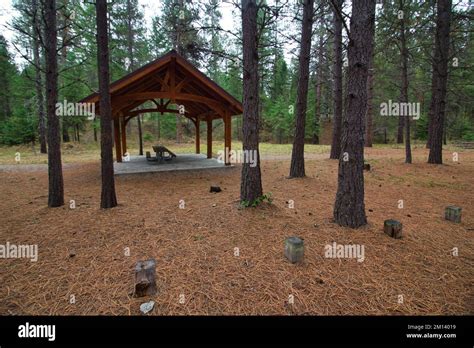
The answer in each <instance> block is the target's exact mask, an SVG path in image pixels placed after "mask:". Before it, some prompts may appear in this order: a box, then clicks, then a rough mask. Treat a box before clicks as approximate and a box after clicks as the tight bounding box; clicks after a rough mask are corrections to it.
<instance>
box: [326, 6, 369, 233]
mask: <svg viewBox="0 0 474 348" xmlns="http://www.w3.org/2000/svg"><path fill="white" fill-rule="evenodd" d="M374 25H375V0H359V1H354V2H353V3H352V15H351V22H350V34H349V45H348V58H349V72H348V82H347V109H346V114H345V116H344V121H343V127H342V136H341V152H342V153H341V156H340V159H339V173H338V187H337V194H336V201H335V203H334V220H335V222H336V223H338V224H339V225H341V226H348V227H352V228H357V227H360V226H362V225H365V224H366V223H367V218H366V215H365V203H364V134H365V114H366V110H367V75H368V69H369V61H370V57H369V56H370V50H371V49H370V46H371V45H372V44H373V40H374V37H373V34H372V33H373V26H374Z"/></svg>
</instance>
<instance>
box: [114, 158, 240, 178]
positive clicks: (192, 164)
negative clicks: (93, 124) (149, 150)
mask: <svg viewBox="0 0 474 348" xmlns="http://www.w3.org/2000/svg"><path fill="white" fill-rule="evenodd" d="M229 167H232V166H226V165H225V164H224V163H220V162H219V161H218V160H217V159H215V158H207V156H206V155H204V154H176V157H175V158H173V159H172V160H171V161H163V162H162V163H158V162H151V161H147V159H146V157H145V156H130V160H129V161H128V162H125V161H124V162H122V163H117V162H114V173H115V175H124V174H138V173H151V172H170V171H177V170H199V169H213V168H229Z"/></svg>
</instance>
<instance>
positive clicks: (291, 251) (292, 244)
mask: <svg viewBox="0 0 474 348" xmlns="http://www.w3.org/2000/svg"><path fill="white" fill-rule="evenodd" d="M285 256H286V258H287V259H288V260H289V261H290V262H291V263H297V262H301V261H303V256H304V242H303V240H302V239H301V238H298V237H289V238H287V239H286V240H285Z"/></svg>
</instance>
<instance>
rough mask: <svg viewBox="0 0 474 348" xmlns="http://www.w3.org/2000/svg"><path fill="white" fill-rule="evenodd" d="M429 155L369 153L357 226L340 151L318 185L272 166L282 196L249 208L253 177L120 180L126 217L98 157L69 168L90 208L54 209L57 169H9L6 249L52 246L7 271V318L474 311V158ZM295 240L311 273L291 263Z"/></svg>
mask: <svg viewBox="0 0 474 348" xmlns="http://www.w3.org/2000/svg"><path fill="white" fill-rule="evenodd" d="M427 154H428V152H427V150H425V149H423V148H416V149H414V151H413V162H414V163H413V164H411V165H406V164H404V163H403V161H404V157H403V156H404V154H403V151H400V150H397V149H390V148H373V149H366V156H365V157H366V161H367V162H368V163H370V164H371V170H370V171H366V172H365V174H364V175H365V192H366V196H365V204H366V213H367V217H368V222H369V223H368V225H367V226H365V227H363V228H359V229H356V230H353V229H349V228H343V227H339V226H338V225H337V224H335V223H333V222H332V209H333V204H334V196H335V192H336V182H337V164H338V163H337V161H333V160H329V159H327V158H328V156H329V153H328V152H327V153H319V154H311V156H310V157H309V159H308V160H307V169H306V173H307V177H306V178H304V179H292V180H289V179H287V178H286V176H287V175H288V169H289V164H290V162H289V157H288V158H285V156H284V155H278V156H273V157H271V156H269V157H267V159H262V177H263V184H264V187H263V189H264V192H265V193H267V192H271V193H272V198H273V200H272V203H271V204H268V203H265V204H262V205H260V206H259V207H257V208H247V209H240V208H239V185H240V166H239V165H236V166H234V167H233V168H230V169H225V170H209V171H199V172H178V173H155V174H153V173H152V174H143V175H130V176H120V177H116V185H117V196H118V198H119V206H118V207H116V208H113V209H108V210H101V209H99V205H100V202H99V200H100V166H99V162H98V161H97V160H95V161H85V162H76V163H70V164H68V165H66V166H65V167H64V179H65V180H64V181H65V201H66V203H68V202H70V201H71V200H74V202H75V208H74V209H71V207H70V205H69V204H66V205H65V206H64V207H60V208H55V209H50V208H47V206H46V202H47V182H48V177H47V171H46V167H44V166H41V165H40V166H34V165H26V166H23V165H14V166H11V165H3V166H2V167H0V192H1V195H2V199H1V200H0V209H1V212H2V214H1V216H0V241H1V243H3V244H4V243H6V242H10V243H16V244H37V245H38V260H37V262H31V261H30V260H28V259H3V260H2V267H1V268H0V279H1V282H0V283H1V286H0V313H1V314H15V315H17V314H33V315H40V314H46V315H72V314H79V315H95V314H105V315H130V314H133V315H138V314H140V310H139V307H140V304H141V303H143V302H145V301H148V300H153V301H155V303H156V304H155V309H154V310H153V311H152V312H151V315H189V314H191V315H198V314H204V315H216V314H224V315H233V314H242V315H247V314H248V315H250V314H263V315H273V314H283V315H306V314H308V315H309V314H311V315H324V314H334V315H339V314H346V315H347V314H361V315H369V314H415V315H418V314H421V315H425V314H426V315H427V314H473V313H474V294H473V286H474V284H473V280H474V267H473V266H474V239H473V237H472V236H473V233H474V208H473V206H474V180H473V177H474V176H473V173H474V152H473V151H472V150H464V151H459V161H458V162H453V161H450V158H451V156H452V152H450V151H446V152H444V153H443V156H444V158H446V161H445V162H446V164H444V165H441V166H432V165H429V164H427V163H425V162H426V158H427ZM211 185H218V186H220V187H221V188H222V192H220V193H217V194H216V193H210V192H209V187H210V186H211ZM400 200H402V201H403V204H402V208H400ZM180 201H184V203H185V204H184V208H183V209H180V208H179V205H180ZM290 203H293V204H290ZM290 205H291V206H293V208H290ZM449 205H456V206H459V207H462V221H461V223H452V222H450V221H447V220H445V219H444V209H445V207H446V206H449ZM182 207H183V205H182ZM387 219H395V220H398V221H400V222H402V224H403V237H402V238H401V239H393V238H390V237H389V236H387V235H386V234H384V232H383V224H384V221H385V220H387ZM295 235H296V236H299V237H301V238H303V239H304V244H305V254H304V261H303V262H302V263H301V264H291V263H290V262H289V261H288V260H287V259H286V258H285V257H284V241H285V239H286V238H287V237H290V236H295ZM334 242H336V243H337V244H344V245H348V244H357V245H362V246H364V251H365V255H364V260H363V261H362V262H359V260H357V259H355V258H353V259H348V258H328V257H326V254H325V247H326V246H327V245H332V244H333V243H334ZM150 258H154V259H156V280H157V287H158V293H157V294H156V295H154V296H151V297H149V298H138V299H137V298H134V297H133V287H134V278H133V269H134V266H135V264H136V262H137V261H138V260H145V259H150Z"/></svg>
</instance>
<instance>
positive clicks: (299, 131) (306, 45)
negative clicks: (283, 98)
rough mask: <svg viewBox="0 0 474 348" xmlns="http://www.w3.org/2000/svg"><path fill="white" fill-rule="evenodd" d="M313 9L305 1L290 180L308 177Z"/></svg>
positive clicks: (310, 1) (308, 1)
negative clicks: (306, 143) (306, 156)
mask: <svg viewBox="0 0 474 348" xmlns="http://www.w3.org/2000/svg"><path fill="white" fill-rule="evenodd" d="M313 7H314V0H305V1H304V3H303V21H302V25H301V47H300V54H299V69H298V70H299V71H298V88H297V91H296V93H297V94H296V122H295V137H294V140H293V150H292V153H291V165H290V178H301V177H304V176H305V175H306V174H305V170H304V138H305V128H306V109H307V104H308V103H307V102H308V81H309V60H310V55H311V32H312V30H313Z"/></svg>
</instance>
